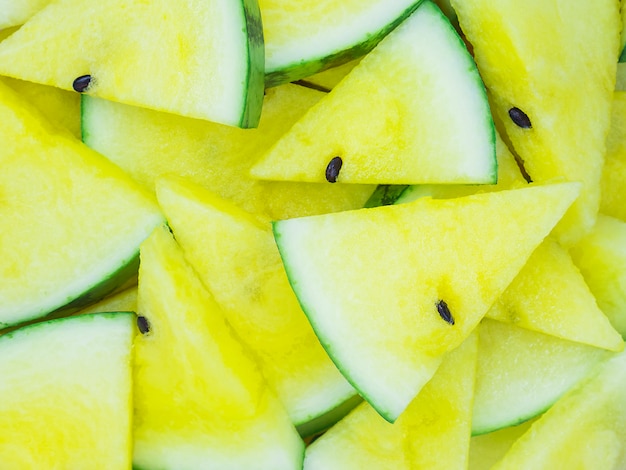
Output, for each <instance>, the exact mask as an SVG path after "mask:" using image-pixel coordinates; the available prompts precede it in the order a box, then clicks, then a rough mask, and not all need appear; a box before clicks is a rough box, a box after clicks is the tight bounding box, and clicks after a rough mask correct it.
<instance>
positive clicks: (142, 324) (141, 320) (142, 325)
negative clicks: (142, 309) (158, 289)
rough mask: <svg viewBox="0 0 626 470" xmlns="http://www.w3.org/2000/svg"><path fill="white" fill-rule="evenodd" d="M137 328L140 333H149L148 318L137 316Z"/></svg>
mask: <svg viewBox="0 0 626 470" xmlns="http://www.w3.org/2000/svg"><path fill="white" fill-rule="evenodd" d="M137 328H139V331H140V332H141V334H143V335H145V334H146V333H150V323H148V319H147V318H146V317H144V316H142V315H139V316H138V317H137Z"/></svg>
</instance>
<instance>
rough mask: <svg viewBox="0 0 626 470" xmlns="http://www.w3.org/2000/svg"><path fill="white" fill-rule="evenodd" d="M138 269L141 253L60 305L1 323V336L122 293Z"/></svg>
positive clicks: (51, 319)
mask: <svg viewBox="0 0 626 470" xmlns="http://www.w3.org/2000/svg"><path fill="white" fill-rule="evenodd" d="M138 269H139V251H136V252H135V253H134V254H133V255H132V256H131V257H129V258H127V259H126V260H124V261H123V262H122V264H121V265H120V266H119V267H118V268H117V269H116V270H114V271H113V272H111V273H109V274H108V275H105V276H104V277H103V278H102V280H101V281H100V282H98V283H97V284H95V285H92V286H89V287H87V288H86V289H84V290H83V291H81V292H78V293H68V296H67V297H66V299H65V300H64V301H63V302H61V304H60V305H56V306H52V307H47V306H46V307H43V308H41V309H40V310H39V311H37V312H35V313H31V314H30V315H28V316H27V317H24V318H22V320H21V321H20V322H18V323H15V324H13V323H4V322H1V321H0V335H2V334H3V333H4V332H9V331H13V330H15V329H19V328H20V327H23V326H26V325H29V324H33V323H41V322H45V321H53V320H56V319H59V318H62V317H65V316H68V315H71V314H73V313H75V312H77V311H79V310H81V309H82V308H84V307H86V306H88V305H91V304H94V303H96V302H98V301H100V300H102V299H103V298H104V297H106V296H107V295H109V294H112V293H114V292H116V291H120V290H122V289H124V288H126V287H128V286H129V285H130V284H132V283H134V282H135V280H136V279H137V272H138ZM46 312H49V313H46Z"/></svg>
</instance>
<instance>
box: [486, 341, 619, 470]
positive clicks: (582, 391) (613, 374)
mask: <svg viewBox="0 0 626 470" xmlns="http://www.w3.org/2000/svg"><path fill="white" fill-rule="evenodd" d="M625 387H626V353H624V352H623V353H620V354H619V355H616V356H615V357H612V358H610V359H609V360H608V361H605V362H603V363H601V364H599V366H598V367H597V368H596V369H595V370H594V373H592V374H591V377H589V378H588V379H587V380H585V381H583V382H581V383H580V384H579V385H578V386H577V387H576V388H575V389H573V390H571V391H570V392H569V393H567V394H566V395H565V396H563V397H562V398H561V399H560V400H559V401H558V402H557V403H555V404H554V406H552V407H551V408H550V410H548V411H547V412H546V413H545V414H544V415H543V416H542V417H541V418H540V419H538V420H537V421H536V422H535V423H534V424H533V425H532V426H531V428H530V429H529V430H528V431H527V432H526V433H524V434H523V435H522V436H521V437H520V438H519V439H518V440H517V441H516V442H515V443H514V444H513V445H512V446H511V449H510V450H509V451H508V452H507V453H506V454H505V455H504V457H503V458H502V460H500V461H499V462H498V463H497V464H496V465H494V467H493V468H494V469H497V470H503V469H511V470H513V469H520V468H533V469H538V470H542V469H545V470H548V469H549V470H552V469H572V468H580V469H595V468H598V469H600V468H602V469H614V470H617V469H622V468H626V444H625V443H626V394H625V393H624V388H625Z"/></svg>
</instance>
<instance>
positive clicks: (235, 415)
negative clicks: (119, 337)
mask: <svg viewBox="0 0 626 470" xmlns="http://www.w3.org/2000/svg"><path fill="white" fill-rule="evenodd" d="M138 314H139V315H140V316H141V317H143V318H145V319H146V320H145V321H146V323H147V324H148V325H149V328H148V331H145V329H144V333H143V334H142V333H139V334H138V335H137V337H136V339H135V348H136V353H135V428H134V436H135V452H134V459H133V463H134V465H135V467H137V468H146V469H148V468H160V469H166V468H172V469H190V470H191V469H197V468H212V469H222V468H229V469H242V470H243V469H249V468H258V469H267V470H279V469H285V470H287V469H294V470H295V469H296V468H298V467H299V466H301V461H302V456H303V447H304V446H303V443H302V441H301V440H300V438H299V436H298V435H297V433H296V430H295V429H294V428H293V426H292V424H291V422H290V420H289V418H288V416H287V413H286V412H285V410H284V408H283V407H282V405H280V404H279V402H278V400H277V398H276V397H275V396H274V394H273V393H272V392H270V390H269V389H268V387H267V386H266V384H265V381H264V379H263V377H262V375H261V372H260V370H259V369H258V366H257V365H256V364H255V363H254V361H253V360H252V359H251V357H250V356H249V353H248V352H247V351H246V350H245V348H244V347H243V346H242V345H241V343H240V342H239V341H238V340H237V339H236V337H235V336H234V334H233V332H232V331H231V329H230V326H229V325H228V324H227V323H226V321H225V319H224V317H223V314H222V312H221V311H220V308H219V307H218V305H217V304H216V303H215V301H214V300H213V298H212V297H211V295H210V294H209V293H208V292H207V291H206V290H205V288H204V287H203V286H202V284H201V281H200V279H198V277H197V275H196V274H195V272H194V271H193V269H192V268H191V266H189V265H188V264H187V262H186V260H185V259H184V256H183V252H182V250H181V249H180V247H179V246H178V245H177V243H176V242H175V241H174V239H173V237H172V235H171V233H170V232H169V231H168V229H167V228H165V227H160V228H158V229H156V230H155V232H154V233H153V234H152V235H151V236H150V237H149V238H148V239H147V240H146V241H145V242H144V243H143V244H142V246H141V266H140V271H139V296H138ZM180 325H184V328H181V327H180ZM170 384H174V385H173V386H171V385H170Z"/></svg>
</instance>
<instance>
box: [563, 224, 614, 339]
mask: <svg viewBox="0 0 626 470" xmlns="http://www.w3.org/2000/svg"><path fill="white" fill-rule="evenodd" d="M570 253H571V254H572V258H573V259H574V262H575V263H576V265H577V266H578V267H579V268H580V271H581V273H582V275H583V277H584V278H585V281H586V282H587V285H588V286H589V289H590V290H591V292H593V294H594V295H595V297H596V299H597V301H598V305H599V307H600V309H601V310H602V311H603V312H604V313H605V314H606V316H607V317H608V319H609V320H610V322H611V324H612V325H613V326H614V327H615V329H616V330H617V331H619V333H620V334H621V335H622V337H624V338H626V274H625V273H624V266H626V222H624V221H621V220H619V219H615V218H613V217H609V216H606V215H603V214H600V215H599V216H598V220H597V221H596V225H595V226H594V228H593V230H592V231H591V233H589V234H588V235H587V236H586V237H584V238H583V239H582V240H580V242H578V243H577V244H576V245H575V246H573V247H572V248H571V250H570Z"/></svg>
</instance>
